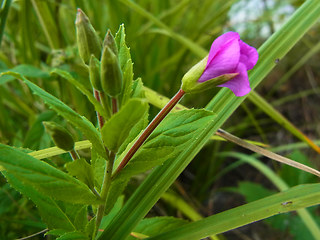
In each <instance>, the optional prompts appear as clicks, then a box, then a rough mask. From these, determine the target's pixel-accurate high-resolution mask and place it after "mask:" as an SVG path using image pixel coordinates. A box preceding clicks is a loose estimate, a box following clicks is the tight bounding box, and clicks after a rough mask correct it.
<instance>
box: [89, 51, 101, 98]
mask: <svg viewBox="0 0 320 240" xmlns="http://www.w3.org/2000/svg"><path fill="white" fill-rule="evenodd" d="M89 78H90V82H91V85H92V87H93V88H94V89H96V90H98V91H100V92H101V91H102V85H101V77H100V61H99V60H98V59H97V58H96V57H95V56H94V55H93V54H92V55H91V57H90V62H89Z"/></svg>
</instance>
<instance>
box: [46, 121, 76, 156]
mask: <svg viewBox="0 0 320 240" xmlns="http://www.w3.org/2000/svg"><path fill="white" fill-rule="evenodd" d="M43 125H44V126H45V128H46V130H47V132H48V133H49V135H50V136H51V138H52V140H53V142H54V144H55V145H56V146H57V147H58V148H61V149H63V150H65V151H71V150H73V148H74V140H73V137H72V136H71V134H70V133H69V132H68V131H67V130H66V129H65V128H64V127H62V126H60V125H59V124H57V123H55V122H43Z"/></svg>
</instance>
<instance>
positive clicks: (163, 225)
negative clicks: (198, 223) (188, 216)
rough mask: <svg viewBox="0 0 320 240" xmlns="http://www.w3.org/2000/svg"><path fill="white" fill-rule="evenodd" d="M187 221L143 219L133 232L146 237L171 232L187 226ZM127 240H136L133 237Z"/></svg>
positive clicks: (156, 218) (162, 218)
mask: <svg viewBox="0 0 320 240" xmlns="http://www.w3.org/2000/svg"><path fill="white" fill-rule="evenodd" d="M187 223H188V221H186V220H183V219H180V218H174V217H154V218H145V219H143V220H142V221H141V222H140V223H139V224H138V226H137V227H136V228H135V229H134V230H133V232H134V233H139V234H143V235H146V236H148V237H151V236H154V235H157V234H160V233H163V232H166V231H170V230H173V229H175V228H177V227H181V226H183V225H185V224H187ZM127 240H136V238H135V237H132V236H130V237H128V238H127Z"/></svg>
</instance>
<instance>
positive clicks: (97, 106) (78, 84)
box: [50, 68, 108, 118]
mask: <svg viewBox="0 0 320 240" xmlns="http://www.w3.org/2000/svg"><path fill="white" fill-rule="evenodd" d="M50 74H57V75H59V76H60V77H63V78H64V79H66V80H68V81H69V82H70V83H71V84H72V85H74V86H75V87H76V88H77V89H78V90H79V91H80V92H82V93H83V94H84V95H85V96H86V97H87V98H88V100H89V101H90V102H91V103H92V105H93V106H94V108H95V110H96V111H97V112H99V113H100V114H101V115H102V116H103V117H106V118H108V114H107V112H106V111H105V110H104V108H103V107H102V106H101V104H100V103H99V102H98V101H97V99H95V98H94V96H93V94H92V92H90V91H89V90H88V89H87V88H86V87H85V86H84V85H83V84H82V83H81V82H79V81H77V80H76V79H74V77H72V76H71V74H70V73H69V72H67V71H64V70H62V69H57V68H56V69H53V70H52V71H51V72H50Z"/></svg>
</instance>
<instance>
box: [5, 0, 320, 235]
mask: <svg viewBox="0 0 320 240" xmlns="http://www.w3.org/2000/svg"><path fill="white" fill-rule="evenodd" d="M303 2H304V1H297V0H296V1H294V0H291V1H290V0H286V1H283V0H282V1H280V0H255V1H252V0H251V1H250V0H202V1H195V0H193V1H192V0H180V1H178V0H157V1H155V0H154V1H147V0H139V1H135V2H132V1H129V0H120V1H112V0H106V1H85V0H68V1H65V0H48V1H40V0H20V1H11V0H2V10H1V24H0V27H1V29H0V38H1V51H0V71H1V72H3V71H7V70H8V69H12V68H14V69H15V70H17V71H19V72H21V73H23V74H24V75H25V76H28V77H29V78H30V79H32V80H33V81H34V82H35V83H36V84H37V85H39V86H41V87H42V88H43V89H45V90H46V91H48V92H50V93H51V94H53V95H55V96H57V97H58V98H59V99H61V100H62V101H63V102H64V103H66V104H67V105H69V106H70V107H72V108H73V109H75V110H76V111H77V112H79V113H80V114H82V115H84V116H86V117H87V118H88V119H90V120H92V121H93V122H95V118H96V116H95V112H94V109H93V108H92V107H91V105H90V104H89V102H88V100H87V99H86V97H85V96H83V95H82V94H81V93H80V92H79V91H78V90H77V89H76V88H75V87H74V86H72V85H71V84H70V83H68V82H66V81H65V80H64V79H61V78H59V77H57V76H50V74H49V72H50V69H52V68H53V67H59V68H62V69H65V70H68V71H69V72H71V73H72V74H73V75H74V76H76V77H77V79H79V81H82V82H83V83H87V84H88V79H87V72H86V69H85V68H84V67H83V65H82V62H81V60H80V58H79V56H78V52H77V46H76V39H75V27H74V20H75V15H76V8H78V7H80V8H81V9H83V10H84V12H86V14H87V15H88V16H89V18H90V20H91V22H92V24H93V25H94V27H95V29H96V30H97V31H98V32H99V35H100V37H101V38H103V37H104V35H105V33H106V31H107V30H108V29H111V31H112V32H113V33H115V32H116V31H117V29H118V28H119V25H120V24H121V23H124V24H125V27H126V34H127V44H128V46H130V48H131V55H132V58H133V62H134V74H135V77H136V78H137V77H141V78H142V80H143V83H144V85H145V86H147V87H149V88H151V89H153V90H155V91H157V92H159V93H161V94H163V95H165V96H168V97H171V96H172V95H173V94H174V93H175V92H176V91H177V90H178V88H179V86H180V80H181V77H182V76H183V74H184V73H185V72H186V71H187V70H188V69H189V68H190V67H191V66H192V65H194V64H195V63H196V62H197V61H199V60H200V59H201V56H200V55H201V51H203V49H206V50H208V49H209V48H210V45H211V43H212V41H213V39H215V38H216V37H217V36H219V35H220V34H221V33H223V32H225V31H229V30H232V31H239V32H240V34H241V38H242V39H243V40H245V41H246V42H248V43H249V44H251V45H252V46H255V47H257V48H258V47H259V46H260V45H261V44H262V43H263V42H264V41H265V40H266V39H267V38H268V37H270V36H271V34H272V33H273V32H275V31H276V30H277V29H279V27H281V26H282V25H283V24H284V22H285V21H286V20H287V19H288V17H290V15H291V14H292V13H293V12H294V11H295V9H297V8H298V7H299V6H300V5H301V4H302V3H303ZM319 37H320V36H319V24H317V25H315V26H314V27H313V28H312V29H311V30H310V31H309V32H308V33H307V34H306V35H305V36H304V38H303V39H302V40H301V41H300V42H299V43H298V44H297V45H296V46H295V47H294V48H293V49H292V51H291V52H289V54H288V55H287V56H286V57H284V58H283V59H274V61H275V62H276V63H277V67H276V68H275V69H274V70H273V71H272V73H271V74H269V75H268V76H267V79H266V80H265V81H264V82H263V84H261V85H259V88H258V89H256V90H257V92H258V93H259V94H260V95H262V96H263V97H264V99H265V100H267V102H268V103H271V105H272V106H273V107H274V108H273V110H277V111H279V112H280V113H282V114H283V115H284V116H285V117H286V118H287V119H288V120H289V121H290V122H291V123H293V124H294V125H295V126H296V127H297V129H299V130H300V131H301V132H303V133H304V134H306V136H308V137H309V138H310V139H313V140H315V143H318V144H319V142H320V140H318V141H316V140H317V139H319V132H320V126H319V124H317V123H318V122H319V116H320V108H319V104H317V103H318V102H319V100H320V97H319V92H320V88H319V83H320V82H319V76H320V75H319V74H320V72H319V69H320V68H319V62H320V61H319V54H318V52H319V50H320V44H319ZM195 46H197V47H195ZM217 91H218V89H214V90H210V91H208V92H207V93H206V94H198V95H189V96H187V97H186V98H185V99H184V100H183V102H182V104H184V105H185V106H187V107H196V108H200V107H204V106H205V105H206V104H207V103H208V102H209V100H210V99H211V98H212V96H213V95H214V94H215V93H216V92H217ZM0 100H1V104H0V142H1V143H4V144H8V145H12V146H16V147H24V148H29V149H31V150H39V149H43V148H47V147H49V146H53V143H52V142H51V140H50V138H49V136H48V135H47V134H46V133H45V132H44V129H43V126H42V121H48V120H54V121H57V122H60V123H61V124H62V125H64V126H66V127H67V128H68V129H69V130H70V131H71V132H72V133H73V134H74V136H76V138H77V140H82V139H83V136H82V135H81V133H80V132H78V131H77V130H76V129H74V128H72V127H71V126H70V125H68V124H67V123H66V122H64V120H63V119H61V118H60V117H58V116H57V115H56V114H55V113H54V112H53V111H51V110H50V109H48V107H47V106H45V105H44V103H43V102H42V101H41V100H40V99H39V98H38V97H36V96H34V95H33V94H32V93H31V92H30V90H29V89H28V88H27V87H26V86H25V85H24V84H23V83H22V82H20V81H18V80H16V79H14V78H13V77H11V76H3V77H1V78H0ZM255 101H256V102H255ZM257 104H258V105H259V103H257V100H254V99H253V98H249V99H248V100H246V101H245V102H244V103H243V104H242V105H241V107H240V108H239V109H238V110H237V111H236V112H235V113H234V114H233V115H232V117H231V118H230V119H229V120H228V122H227V123H226V124H225V125H224V126H223V128H224V129H225V130H227V131H228V132H231V133H233V134H234V135H236V136H239V137H241V138H245V139H250V140H253V141H258V142H261V143H264V144H267V145H268V146H269V147H270V148H271V149H272V150H273V151H275V152H277V153H280V154H282V155H286V156H288V157H289V158H291V159H294V160H296V161H299V162H302V163H304V164H307V165H311V166H314V167H316V168H319V161H318V160H319V154H318V153H317V152H316V151H315V149H316V147H314V149H312V148H311V147H309V146H308V145H307V144H305V143H304V142H302V141H301V137H300V138H297V129H296V128H288V127H287V126H288V125H285V124H283V122H282V124H281V125H279V124H278V122H277V121H276V120H274V119H275V118H276V117H275V116H276V114H275V112H272V111H271V110H270V111H269V112H267V114H266V113H265V108H264V109H263V107H262V109H261V108H259V107H257V106H256V105H257ZM157 111H158V108H157V107H152V110H151V112H152V114H153V115H154V114H156V113H157ZM152 114H151V115H152ZM278 121H280V120H279V118H278ZM82 154H84V155H85V154H86V152H82ZM252 158H260V161H261V162H262V163H263V165H261V167H257V166H256V167H254V165H253V164H252V161H251V162H250V159H252ZM67 161H70V159H69V156H68V155H62V156H60V157H55V159H54V162H55V164H56V165H57V166H60V167H61V168H63V165H64V163H65V162H67ZM266 166H267V167H269V168H271V169H272V174H271V175H270V174H269V175H267V174H266V172H267V170H266ZM141 179H142V177H141V178H136V179H135V180H134V181H131V183H130V185H129V187H128V188H127V190H126V193H127V194H128V195H130V193H131V192H132V191H133V190H134V189H135V188H136V186H137V184H139V182H140V181H141ZM317 181H318V180H317V179H316V178H315V177H314V176H312V175H310V174H308V173H305V172H302V171H300V170H296V169H293V168H291V167H288V166H283V165H280V164H277V163H275V162H272V161H271V160H269V159H265V158H262V157H259V156H258V155H253V154H252V153H251V152H249V151H247V150H243V149H242V148H240V147H237V146H236V145H235V144H233V143H227V142H222V141H217V140H214V141H210V142H208V143H207V145H206V146H205V148H204V149H203V150H202V151H201V152H200V153H199V154H198V156H197V157H196V158H195V159H194V161H193V162H192V163H191V164H190V166H189V167H188V168H187V169H186V170H185V171H184V172H183V174H182V175H181V176H180V177H179V179H178V180H177V181H176V182H175V184H174V186H173V187H172V188H171V189H170V191H168V193H166V194H165V195H164V196H163V198H162V200H161V201H159V202H158V203H157V205H156V206H155V207H154V208H153V209H152V211H151V212H150V213H149V215H150V216H154V215H169V216H180V217H182V216H183V217H185V218H186V219H191V220H196V219H199V218H201V216H209V215H212V214H215V213H218V212H221V211H224V210H226V209H230V208H232V207H235V206H238V205H241V204H243V203H245V202H251V201H253V200H256V199H259V198H262V197H264V196H267V195H270V194H272V193H274V192H276V191H279V190H283V189H284V188H285V187H286V186H287V187H288V186H295V185H297V184H303V183H312V182H317ZM0 186H1V189H0V239H15V238H19V237H23V236H27V235H30V234H32V233H35V232H38V231H41V230H43V229H45V228H46V226H45V225H44V224H43V223H42V221H41V218H40V217H39V215H38V213H37V211H36V209H35V206H34V205H33V203H32V202H31V201H29V200H28V199H27V198H25V197H23V196H21V195H20V194H19V193H18V192H16V191H15V190H13V189H12V188H11V187H10V186H9V184H7V183H6V180H5V179H4V178H3V177H2V176H0ZM178 203H179V204H178ZM308 211H309V212H310V214H311V216H312V218H313V220H314V221H316V222H318V223H320V222H319V221H320V219H319V213H318V208H317V207H313V208H310V209H308ZM223 238H225V239H312V237H311V235H310V231H309V229H308V228H307V227H306V226H305V225H304V224H303V223H302V220H301V219H300V218H299V217H298V216H297V214H296V213H288V214H283V215H279V216H276V217H272V218H270V219H268V220H266V221H263V222H258V223H254V224H251V225H248V226H246V227H242V228H240V229H236V230H233V231H230V232H228V233H226V234H223V237H222V238H221V239H223ZM33 239H43V237H42V236H38V237H34V238H33Z"/></svg>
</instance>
